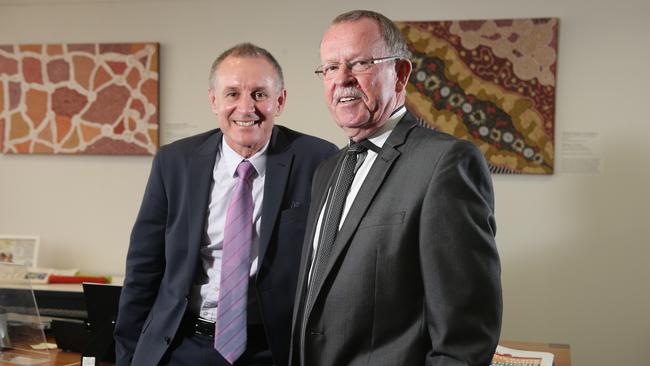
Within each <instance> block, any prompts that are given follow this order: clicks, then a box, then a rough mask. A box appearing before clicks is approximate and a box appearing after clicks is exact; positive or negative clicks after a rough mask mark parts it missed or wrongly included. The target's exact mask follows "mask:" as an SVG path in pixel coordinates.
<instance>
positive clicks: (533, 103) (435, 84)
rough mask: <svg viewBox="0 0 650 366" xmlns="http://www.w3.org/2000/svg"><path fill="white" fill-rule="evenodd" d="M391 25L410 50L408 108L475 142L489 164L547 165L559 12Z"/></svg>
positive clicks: (499, 169)
mask: <svg viewBox="0 0 650 366" xmlns="http://www.w3.org/2000/svg"><path fill="white" fill-rule="evenodd" d="M397 25H398V27H399V28H400V30H401V31H402V33H403V35H404V37H405V38H406V41H407V43H408V45H409V48H410V50H411V52H412V53H413V57H412V61H413V72H412V73H411V76H410V80H409V83H408V85H407V98H406V99H407V106H408V107H409V109H410V110H411V111H412V112H413V113H415V114H416V115H417V116H418V117H419V118H420V119H421V120H422V121H424V122H425V123H426V124H427V125H429V126H430V127H432V128H436V129H438V130H441V131H443V132H447V133H449V134H452V135H454V136H457V137H460V138H463V139H466V140H469V141H472V142H474V143H475V144H476V145H478V146H479V148H480V149H481V151H482V152H483V154H484V155H485V158H486V160H487V162H488V165H489V166H490V170H491V171H492V172H495V173H509V174H521V173H525V174H552V173H553V166H554V157H555V154H554V125H555V122H554V116H555V82H556V68H557V44H558V40H557V36H558V19H557V18H536V19H503V20H469V21H435V22H433V21H432V22H410V21H403V22H397Z"/></svg>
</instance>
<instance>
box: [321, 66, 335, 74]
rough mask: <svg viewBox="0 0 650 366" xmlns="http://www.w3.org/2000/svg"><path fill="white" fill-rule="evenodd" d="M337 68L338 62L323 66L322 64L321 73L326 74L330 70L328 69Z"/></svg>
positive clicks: (333, 69)
mask: <svg viewBox="0 0 650 366" xmlns="http://www.w3.org/2000/svg"><path fill="white" fill-rule="evenodd" d="M338 69H339V65H338V64H329V65H325V66H323V73H324V74H327V73H328V72H330V71H336V70H338Z"/></svg>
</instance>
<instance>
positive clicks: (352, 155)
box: [302, 143, 368, 337]
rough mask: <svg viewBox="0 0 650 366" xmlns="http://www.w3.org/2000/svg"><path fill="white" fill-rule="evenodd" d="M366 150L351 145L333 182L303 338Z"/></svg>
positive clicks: (326, 207)
mask: <svg viewBox="0 0 650 366" xmlns="http://www.w3.org/2000/svg"><path fill="white" fill-rule="evenodd" d="M366 150H368V148H367V147H365V146H363V145H361V144H358V143H356V144H352V145H350V147H349V148H348V151H347V152H346V154H345V158H344V159H343V163H342V164H341V169H340V170H339V172H338V174H337V175H336V179H335V180H334V182H333V187H332V189H331V193H330V194H329V199H328V200H327V205H326V206H325V211H324V212H323V220H322V224H321V229H320V236H319V241H318V248H317V250H316V259H315V260H314V265H313V268H312V272H311V277H310V280H309V285H308V286H307V297H306V301H305V306H304V308H303V311H304V313H303V319H302V327H303V332H302V336H303V337H304V331H305V330H306V328H305V327H306V326H307V311H308V310H309V309H310V308H311V306H312V305H313V303H314V301H316V293H315V289H316V288H317V287H318V286H319V284H320V283H321V281H323V279H324V275H325V267H326V266H327V263H328V262H329V259H330V254H331V253H332V249H333V247H334V241H335V240H336V234H337V233H338V231H339V224H340V222H341V216H342V214H343V206H344V205H345V199H346V197H347V196H348V191H349V190H350V186H351V185H352V181H353V180H354V174H355V168H356V165H357V156H358V154H360V153H362V152H365V151H366Z"/></svg>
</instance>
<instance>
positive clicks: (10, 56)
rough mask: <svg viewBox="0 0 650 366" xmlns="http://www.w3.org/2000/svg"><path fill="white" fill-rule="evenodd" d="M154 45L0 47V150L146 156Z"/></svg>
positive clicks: (153, 127)
mask: <svg viewBox="0 0 650 366" xmlns="http://www.w3.org/2000/svg"><path fill="white" fill-rule="evenodd" d="M158 50H159V46H158V44H157V43H95V44H90V43H89V44H22V45H0V148H1V149H2V151H3V152H4V153H5V154H91V155H102V154H104V155H153V154H155V152H156V151H157V150H158V130H159V124H158V100H159V99H158V82H159V81H158V80H159V79H158V77H159V73H158V52H159V51H158Z"/></svg>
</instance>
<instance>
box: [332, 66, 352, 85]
mask: <svg viewBox="0 0 650 366" xmlns="http://www.w3.org/2000/svg"><path fill="white" fill-rule="evenodd" d="M332 82H333V83H335V84H336V85H343V86H345V85H350V84H354V83H356V79H355V77H354V74H353V73H352V70H350V68H349V67H348V66H347V65H345V64H342V65H341V66H340V67H339V69H338V70H336V72H335V73H334V75H333V76H332Z"/></svg>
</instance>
